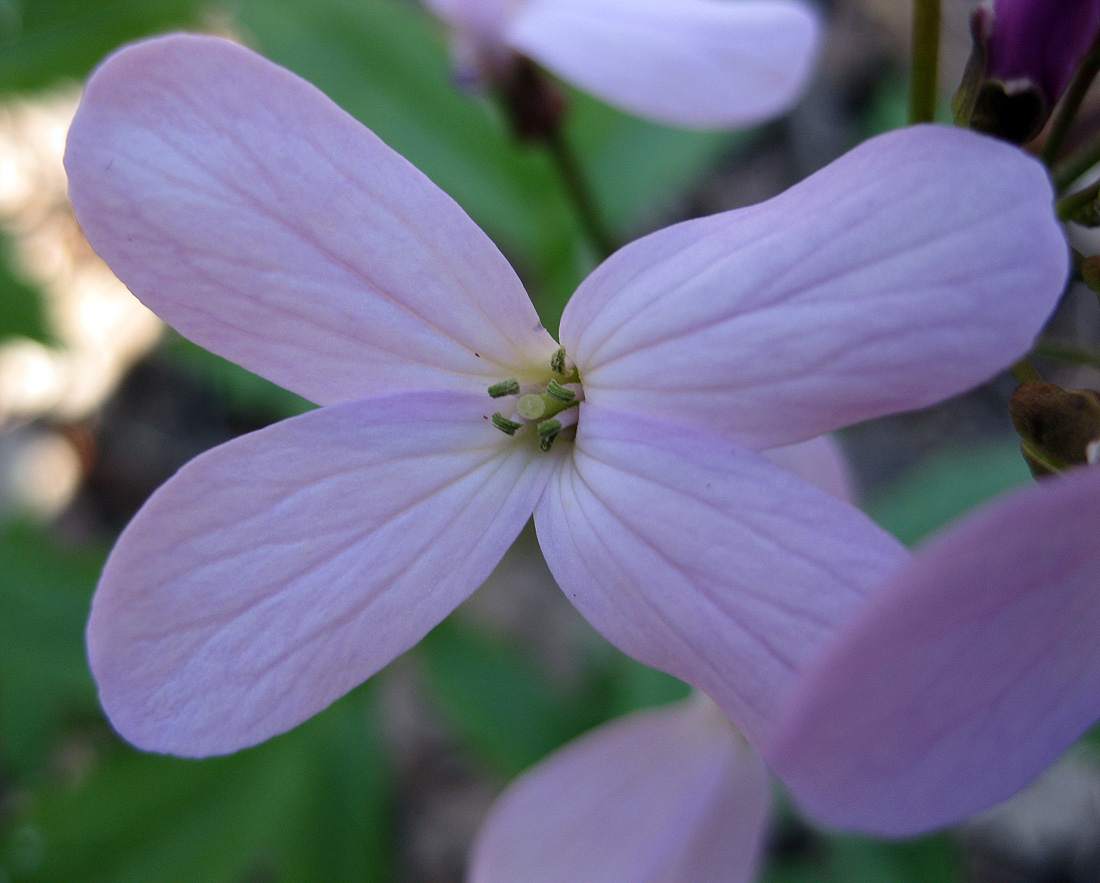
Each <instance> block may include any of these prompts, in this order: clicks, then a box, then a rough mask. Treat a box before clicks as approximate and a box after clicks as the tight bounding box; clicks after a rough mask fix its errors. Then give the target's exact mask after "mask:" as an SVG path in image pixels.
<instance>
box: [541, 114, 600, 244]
mask: <svg viewBox="0 0 1100 883" xmlns="http://www.w3.org/2000/svg"><path fill="white" fill-rule="evenodd" d="M543 143H544V144H545V145H546V148H547V150H549V151H550V156H551V157H552V158H553V160H554V162H555V164H556V165H557V167H558V171H559V173H560V174H561V177H562V182H563V183H564V184H565V189H566V190H567V191H568V192H569V195H570V197H572V199H573V204H574V205H575V206H576V208H577V215H578V217H579V218H580V220H581V224H582V225H583V226H584V229H585V230H586V231H587V233H588V235H589V237H590V238H591V240H592V243H593V245H595V246H596V248H597V249H599V251H600V253H601V254H602V256H603V257H607V256H608V255H610V254H611V253H612V252H613V251H615V249H616V248H617V244H616V242H615V238H614V237H613V236H611V234H610V233H608V231H607V228H606V227H605V226H604V223H603V220H602V219H601V217H600V213H599V210H598V209H597V208H596V201H595V199H594V198H593V196H592V190H591V188H590V187H589V186H588V181H587V180H586V179H585V177H584V173H583V172H582V171H581V167H580V164H579V163H578V162H577V160H576V157H574V156H573V151H572V150H570V148H569V145H568V144H567V143H566V141H565V137H564V135H563V134H562V131H561V129H560V128H557V129H556V130H555V131H554V132H553V133H551V134H548V135H547V136H546V137H545V138H544V139H543Z"/></svg>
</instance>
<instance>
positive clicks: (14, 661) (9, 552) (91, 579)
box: [0, 524, 105, 770]
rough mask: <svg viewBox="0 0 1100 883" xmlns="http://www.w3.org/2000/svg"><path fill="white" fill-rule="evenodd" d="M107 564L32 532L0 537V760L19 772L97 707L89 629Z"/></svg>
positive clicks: (21, 529)
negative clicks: (87, 648)
mask: <svg viewBox="0 0 1100 883" xmlns="http://www.w3.org/2000/svg"><path fill="white" fill-rule="evenodd" d="M104 557H105V556H104V554H103V552H102V551H101V550H85V549H67V548H64V547H62V546H60V545H59V544H58V543H57V542H56V541H55V540H53V539H52V538H51V537H50V536H49V535H47V534H46V532H45V531H44V530H43V529H41V528H38V527H34V526H31V525H25V524H9V525H7V526H5V527H4V528H3V529H2V531H0V561H3V562H4V564H3V567H2V568H0V756H2V757H3V759H4V761H5V762H6V763H7V764H9V765H10V766H12V767H13V768H15V769H17V770H21V769H22V770H25V769H27V768H29V767H30V766H31V765H32V764H33V763H34V762H35V761H36V760H38V759H40V757H41V756H42V754H43V753H44V750H45V748H46V747H47V746H48V745H49V744H51V742H52V739H51V736H52V735H53V734H55V731H56V729H57V727H58V726H59V724H60V723H62V722H63V721H64V720H65V719H66V718H67V717H68V716H70V715H72V714H74V713H79V714H82V713H89V712H92V711H94V709H95V708H96V701H95V688H94V686H93V684H92V679H91V675H90V673H89V671H88V664H87V662H86V659H85V655H84V624H85V620H86V619H87V617H88V604H89V601H90V598H91V594H92V588H93V586H94V585H95V581H96V579H97V578H98V576H99V571H100V569H101V567H102V565H103V560H104Z"/></svg>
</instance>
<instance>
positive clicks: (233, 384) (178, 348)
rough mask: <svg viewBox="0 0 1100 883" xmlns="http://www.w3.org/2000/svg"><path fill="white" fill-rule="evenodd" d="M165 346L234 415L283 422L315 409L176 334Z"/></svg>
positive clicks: (285, 391)
mask: <svg viewBox="0 0 1100 883" xmlns="http://www.w3.org/2000/svg"><path fill="white" fill-rule="evenodd" d="M162 346H163V349H164V352H165V353H166V354H167V355H168V357H169V358H170V359H172V360H173V361H174V362H175V363H176V364H178V365H180V366H182V367H184V368H187V369H188V370H190V371H194V372H195V373H197V374H198V375H200V376H201V377H202V378H203V380H204V381H205V382H206V383H208V384H209V385H210V386H211V387H213V389H215V390H216V391H217V393H218V395H219V397H220V398H221V402H222V403H223V405H224V406H225V408H226V410H228V411H230V412H233V413H238V414H251V413H262V414H264V415H265V416H269V417H270V418H272V419H282V418H285V417H293V416H295V415H297V414H303V413H305V412H306V411H310V410H312V409H313V408H314V405H313V404H312V403H310V402H308V401H306V400H305V399H303V398H302V397H301V396H299V395H296V394H295V393H292V392H290V391H289V390H286V389H283V388H282V387H281V386H278V385H277V384H274V383H272V382H271V381H270V380H266V379H264V378H263V377H260V376H258V375H256V374H253V373H252V372H251V371H248V370H246V369H244V368H242V367H241V366H240V365H237V364H235V363H233V362H230V361H229V360H228V359H223V358H222V357H221V356H218V355H215V354H214V353H212V352H210V351H209V350H205V349H203V348H202V347H201V346H199V345H198V344H196V343H192V342H191V341H189V340H187V339H186V338H185V337H182V336H181V335H179V334H177V333H176V332H174V331H169V333H168V334H166V335H165V338H164V343H163V344H162Z"/></svg>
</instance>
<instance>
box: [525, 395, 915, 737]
mask: <svg viewBox="0 0 1100 883" xmlns="http://www.w3.org/2000/svg"><path fill="white" fill-rule="evenodd" d="M581 407H582V409H583V410H582V412H581V415H580V421H579V423H578V432H577V440H576V442H575V446H574V452H573V456H572V458H570V459H569V460H563V461H562V464H561V466H560V468H559V469H558V470H557V471H556V472H555V474H554V477H553V478H552V479H551V482H550V484H549V486H548V487H547V490H546V493H545V494H544V495H543V498H542V499H541V500H540V501H539V504H538V506H537V507H536V508H535V527H536V529H537V530H538V535H539V541H540V543H541V545H542V549H543V552H544V553H545V555H546V560H547V563H548V564H549V566H550V570H551V572H552V573H553V574H554V577H555V578H556V579H557V581H558V584H559V585H560V586H561V587H562V589H563V590H564V591H565V593H566V595H568V596H569V599H570V600H571V601H572V602H573V603H574V604H575V605H576V607H577V609H578V610H580V612H581V613H582V614H583V615H584V616H585V617H586V618H587V619H588V620H589V621H590V622H591V623H592V624H593V625H594V626H595V627H596V628H597V629H598V630H599V631H600V632H601V633H602V634H603V635H604V636H605V637H606V638H607V639H608V640H610V641H611V643H613V644H615V645H616V646H617V647H618V648H619V649H620V650H622V651H624V652H625V653H628V654H630V655H631V656H633V657H635V658H636V659H638V660H640V661H642V662H644V663H646V664H647V665H651V666H653V667H654V668H659V669H662V670H664V671H667V672H669V673H671V674H674V675H676V676H677V677H679V678H682V679H683V680H685V681H688V682H689V683H691V684H693V685H695V686H696V687H699V688H700V689H701V690H703V691H704V692H706V693H707V694H708V695H710V697H711V698H712V699H714V700H715V701H716V702H717V703H718V704H719V705H720V706H721V707H722V710H723V711H725V712H726V714H728V715H729V716H730V717H731V718H732V719H733V721H734V723H736V724H737V726H738V727H740V728H741V729H742V730H744V731H745V733H746V735H747V736H748V737H749V739H750V740H753V739H755V738H757V737H758V735H760V734H761V733H763V732H765V731H767V730H768V729H769V721H770V719H771V717H772V716H773V714H774V713H775V710H776V708H777V707H778V702H779V699H780V695H781V694H782V692H783V691H784V690H785V689H786V687H787V686H788V684H790V683H791V682H792V681H793V679H794V677H795V675H796V673H797V672H798V670H799V669H800V668H801V667H802V666H803V665H804V664H805V663H806V661H807V659H808V658H809V657H810V656H811V655H812V654H813V653H814V652H815V648H817V647H818V645H820V644H821V643H822V642H823V641H824V640H826V639H827V638H828V637H830V636H831V635H832V632H833V631H834V630H835V629H836V628H837V625H838V623H839V622H841V621H843V619H844V618H845V617H846V616H848V615H850V613H849V611H850V609H851V607H852V606H853V605H854V604H857V603H858V602H859V601H860V600H861V598H862V592H863V590H864V589H865V588H866V587H867V586H871V585H874V584H875V583H877V582H879V581H880V580H881V579H882V578H883V576H884V575H885V574H887V573H889V572H891V571H892V570H893V569H895V568H896V567H897V566H898V563H899V562H900V561H903V560H905V559H906V557H907V553H906V552H905V551H904V550H903V549H902V548H901V547H900V546H899V545H898V544H897V543H896V542H895V541H894V540H893V539H891V538H890V537H889V536H888V535H887V534H885V533H884V532H883V531H881V530H879V529H878V528H877V527H875V526H874V525H873V524H872V523H871V522H870V521H868V520H867V519H866V518H865V517H864V516H863V515H862V514H861V513H860V512H859V511H858V510H857V509H855V508H853V507H851V506H848V505H846V504H845V503H842V502H841V501H839V500H837V499H835V498H834V497H831V496H829V495H828V494H825V493H823V492H822V491H819V490H818V489H817V488H815V487H812V486H811V485H809V484H807V483H806V482H804V481H802V480H801V479H799V478H798V477H796V476H794V475H792V474H791V473H789V472H787V471H785V470H782V469H779V468H778V467H776V466H774V465H773V464H771V463H769V462H768V461H767V460H765V459H764V458H763V457H760V456H759V455H756V454H753V453H752V452H751V451H747V450H744V449H741V448H738V447H737V446H736V445H735V444H733V443H732V442H727V441H725V440H723V439H720V438H718V437H717V436H712V435H710V434H708V433H704V432H700V431H697V430H693V429H690V428H688V427H683V426H679V425H676V424H669V423H662V422H660V421H656V420H650V419H646V418H640V417H635V416H632V415H626V414H622V413H619V412H614V411H610V410H608V409H605V408H600V407H598V406H595V405H590V404H589V403H587V402H586V403H584V404H583V405H582V406H581Z"/></svg>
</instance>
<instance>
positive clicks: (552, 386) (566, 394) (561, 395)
mask: <svg viewBox="0 0 1100 883" xmlns="http://www.w3.org/2000/svg"><path fill="white" fill-rule="evenodd" d="M546 394H547V395H551V396H553V397H554V398H556V399H561V400H562V401H563V402H571V401H573V399H575V398H576V397H577V394H576V393H575V392H573V390H571V389H566V388H565V387H564V386H562V385H561V384H560V383H558V381H556V380H555V379H554V378H553V377H551V378H550V382H549V383H547V384H546Z"/></svg>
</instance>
